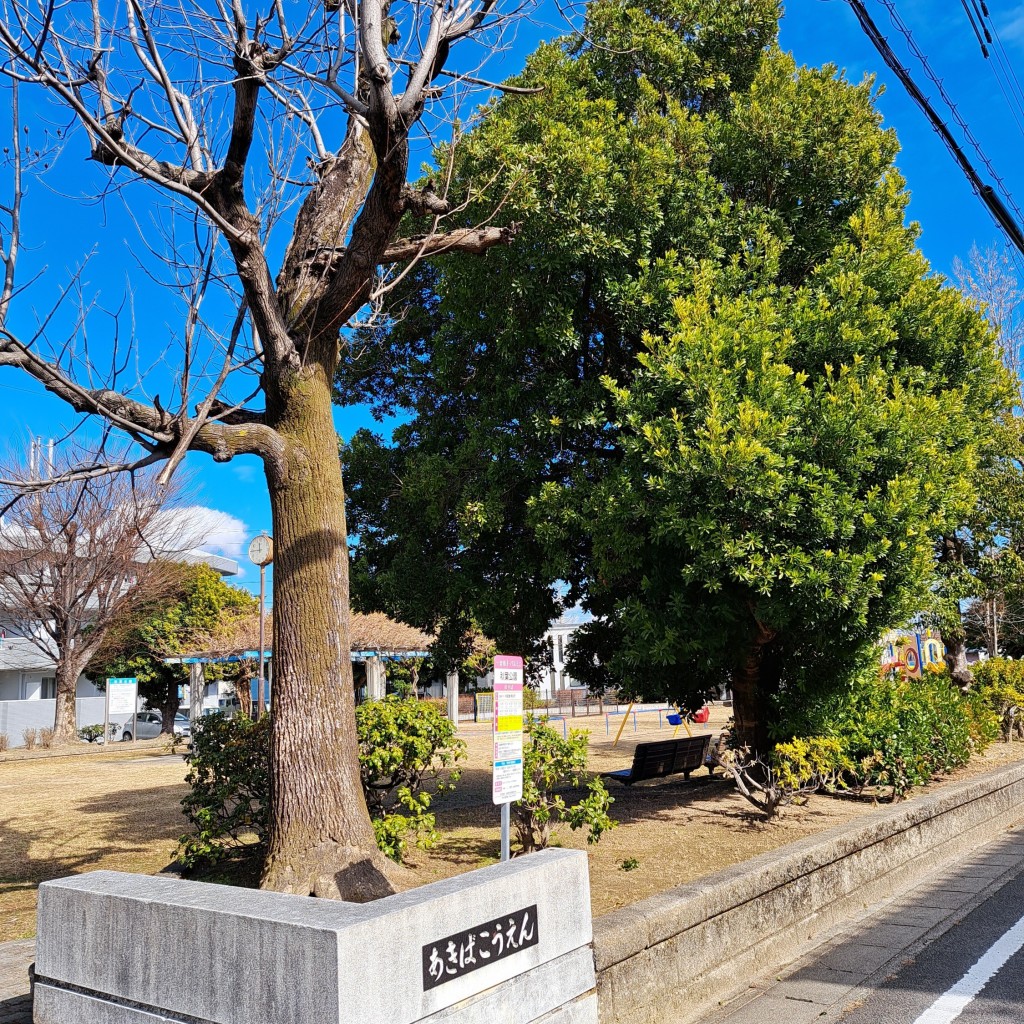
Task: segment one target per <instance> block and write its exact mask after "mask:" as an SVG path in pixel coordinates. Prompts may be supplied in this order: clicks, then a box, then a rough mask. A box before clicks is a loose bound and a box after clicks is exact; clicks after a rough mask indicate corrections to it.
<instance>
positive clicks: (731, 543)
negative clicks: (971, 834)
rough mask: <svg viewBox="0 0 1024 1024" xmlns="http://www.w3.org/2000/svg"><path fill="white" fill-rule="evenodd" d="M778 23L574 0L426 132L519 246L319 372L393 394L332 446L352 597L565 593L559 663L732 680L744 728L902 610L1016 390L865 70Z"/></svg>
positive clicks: (472, 609) (771, 12)
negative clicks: (451, 130) (797, 48)
mask: <svg viewBox="0 0 1024 1024" xmlns="http://www.w3.org/2000/svg"><path fill="white" fill-rule="evenodd" d="M777 13H778V12H777V8H776V5H775V4H774V3H770V2H752V3H739V2H735V3H710V2H701V0H692V2H684V0H661V2H658V3H654V4H651V5H647V6H645V7H643V8H640V7H636V6H633V5H631V4H630V3H629V2H628V0H597V2H596V3H594V4H592V5H591V7H590V11H589V15H588V23H587V26H586V30H585V33H584V38H585V40H586V41H585V42H583V43H576V44H572V45H564V46H558V45H550V46H545V47H542V48H541V49H540V50H539V51H538V53H537V54H536V55H535V56H534V57H533V58H532V59H531V61H530V62H529V64H528V67H527V70H526V73H525V74H524V76H523V77H522V79H521V80H519V82H518V83H517V84H519V85H531V84H535V83H544V85H545V91H544V93H543V94H542V95H540V96H538V97H535V98H529V97H515V98H512V97H508V98H506V99H504V100H503V101H501V102H500V103H499V104H497V105H496V109H494V110H492V111H490V112H489V116H488V117H487V119H486V120H485V121H483V123H482V124H481V125H480V126H479V127H478V128H477V129H475V130H474V131H473V132H472V133H470V134H469V135H468V136H467V137H466V138H465V139H463V140H462V141H461V142H460V144H459V146H458V147H456V149H455V150H454V151H446V152H443V153H441V154H439V157H440V160H441V165H442V168H441V173H444V174H445V175H448V174H451V176H452V178H453V181H454V183H455V184H454V188H455V189H456V191H459V194H460V195H461V196H462V197H463V201H464V202H465V203H466V210H465V213H464V215H465V217H466V218H467V220H468V221H473V219H474V218H477V217H480V216H481V215H482V214H483V211H484V209H485V207H486V205H487V204H488V203H491V204H492V205H493V197H494V194H495V193H500V194H501V195H502V196H503V202H504V205H503V209H504V210H505V211H507V213H508V215H509V216H512V217H514V218H516V219H517V220H522V229H521V231H520V234H519V236H518V238H517V239H516V241H515V242H514V243H513V244H512V245H511V246H509V247H508V248H507V249H503V250H492V251H491V252H490V253H489V254H488V256H487V258H486V259H485V260H483V261H480V262H478V263H477V264H475V265H472V266H468V265H461V266H460V265H458V264H456V262H455V261H451V260H446V259H443V258H439V259H435V260H432V261H430V262H429V263H428V264H426V265H424V266H422V267H421V268H419V270H418V272H417V273H414V274H413V275H410V277H409V278H408V280H407V282H406V289H405V292H404V293H402V294H399V295H397V296H396V304H395V307H394V311H395V314H396V315H395V317H394V319H393V321H392V322H391V323H390V324H388V325H387V329H386V331H382V336H381V337H379V338H377V339H376V340H378V341H383V342H385V343H386V344H385V345H384V346H374V347H370V348H368V352H369V353H370V355H368V357H367V358H366V359H365V360H364V361H363V362H362V364H361V365H359V366H358V367H356V369H355V372H352V373H347V374H345V375H344V376H342V377H340V378H339V382H338V388H337V391H338V394H339V397H340V398H341V400H342V401H349V400H351V399H353V398H355V397H357V396H358V397H365V396H377V400H378V401H379V403H380V406H381V410H382V411H392V410H394V409H402V410H404V411H407V412H409V413H411V414H412V418H411V420H410V422H409V423H408V424H406V425H404V426H402V427H400V428H399V429H398V430H397V431H396V432H395V435H394V443H393V444H392V445H387V444H385V443H383V442H382V441H381V440H380V439H379V438H374V437H371V436H369V435H367V434H362V435H358V436H356V437H355V438H353V439H352V442H351V444H350V445H349V448H348V450H347V453H346V457H347V459H348V463H349V474H350V482H351V483H352V487H351V499H352V504H351V510H352V515H353V519H354V521H355V524H356V529H357V531H358V535H359V546H358V548H357V551H356V563H355V564H356V573H355V576H354V579H355V580H357V581H358V592H359V593H360V595H361V598H362V600H364V601H366V602H375V603H379V604H381V605H383V606H385V607H391V608H394V609H395V610H396V611H398V612H399V613H400V614H402V615H403V616H404V617H406V618H409V619H411V620H413V621H417V622H422V623H424V624H433V623H431V622H430V621H429V620H430V619H431V618H435V619H436V618H441V619H445V618H447V619H452V618H455V617H458V616H463V617H465V616H469V615H473V616H475V617H476V618H477V620H478V621H479V623H480V625H481V627H482V628H483V629H484V631H485V632H487V633H488V634H489V635H491V636H494V637H495V639H496V640H498V642H499V643H502V644H505V645H508V644H510V643H512V642H515V640H516V639H517V638H518V637H519V636H520V635H523V634H525V635H526V636H527V637H535V636H537V635H538V634H539V631H540V629H541V628H542V626H543V623H544V622H545V621H546V620H547V618H548V617H549V616H550V614H551V612H552V611H553V610H554V609H555V608H557V606H558V603H559V601H560V600H561V599H562V598H561V597H560V595H562V594H563V593H564V599H566V600H568V601H570V602H576V601H579V602H582V604H583V605H584V607H585V608H587V609H588V610H589V611H591V612H592V613H593V615H594V621H593V622H592V623H591V624H590V625H589V626H587V627H586V628H585V629H583V630H581V631H580V632H579V633H578V634H577V641H576V643H575V650H574V669H573V675H574V676H576V677H577V678H580V679H586V680H588V681H591V682H593V683H595V684H597V683H607V682H617V683H624V684H625V685H627V686H629V687H631V688H633V689H634V690H636V691H638V692H646V693H648V694H653V693H659V694H664V695H668V696H672V697H675V698H677V699H679V700H682V701H686V702H695V701H698V700H701V699H703V696H704V695H705V694H706V693H707V692H709V691H711V690H712V689H713V688H714V687H715V686H717V685H720V684H721V683H729V684H731V685H732V687H733V689H734V693H735V697H736V718H737V726H738V731H739V734H740V738H741V739H742V740H744V741H746V742H748V743H750V744H751V745H753V746H755V747H763V745H764V744H765V743H766V742H767V738H766V731H767V726H768V724H769V723H768V722H767V721H766V719H765V716H764V714H763V710H764V709H765V708H766V707H768V706H769V705H770V704H771V698H772V696H773V695H774V694H778V693H779V692H780V691H794V692H796V691H799V690H801V689H802V688H805V687H822V686H828V685H840V684H841V683H842V681H843V679H844V676H845V673H846V669H847V667H848V666H850V665H852V664H854V663H855V662H857V661H858V660H859V656H862V655H864V653H865V652H866V651H867V650H868V649H870V646H871V645H872V644H873V643H874V642H875V641H876V639H877V637H878V635H879V633H880V632H881V631H882V630H883V629H884V628H886V627H887V626H890V625H892V624H895V623H897V622H899V621H900V620H901V619H902V618H903V617H904V616H906V615H907V614H908V613H910V612H911V611H913V610H914V608H915V605H916V603H917V602H919V601H921V600H923V598H924V595H925V594H926V593H927V591H928V587H929V584H930V582H931V580H932V578H933V576H932V573H933V564H934V558H933V544H934V540H935V537H936V536H938V535H940V534H941V533H942V532H943V530H947V529H951V528H952V524H954V523H959V522H961V521H963V519H964V517H965V516H966V515H967V514H968V511H969V510H970V508H971V506H972V502H973V500H974V492H973V488H972V486H971V478H972V474H973V473H974V472H975V471H976V469H977V467H978V464H979V459H980V457H981V456H980V454H979V446H980V445H981V442H982V439H983V438H984V437H985V435H986V433H987V432H988V431H989V430H990V429H991V428H992V426H993V424H995V423H997V422H999V421H1000V420H1001V418H1002V417H1003V416H1004V415H1005V413H1006V411H1007V409H1008V406H1009V404H1010V395H1011V389H1010V387H1009V384H1008V380H1007V377H1006V374H1005V372H1004V370H1003V368H1002V366H1001V364H1000V362H999V358H998V353H997V351H996V349H995V347H994V345H993V341H992V337H991V334H990V331H989V330H988V328H987V327H986V325H985V323H984V322H983V320H982V319H981V318H980V316H979V315H978V313H977V312H976V310H975V309H974V308H973V307H972V306H971V305H970V304H969V303H967V302H966V301H964V300H963V298H962V297H961V296H960V295H959V293H957V292H956V291H954V290H953V289H950V288H948V287H946V286H945V284H944V282H943V281H942V280H941V279H939V278H937V277H934V276H932V275H931V274H930V272H929V268H928V266H927V264H926V262H925V261H924V259H923V257H922V256H921V255H920V253H918V252H917V250H916V248H915V231H914V229H913V228H912V227H907V226H906V225H905V222H904V215H905V205H906V194H905V192H904V189H903V183H902V181H901V179H900V177H899V175H898V174H897V173H896V171H895V170H894V168H893V160H894V157H895V154H896V149H897V147H896V141H895V139H894V137H893V135H892V133H891V132H887V131H885V130H883V129H882V127H881V124H880V121H881V119H880V115H879V114H878V112H877V110H876V109H875V108H874V105H873V95H872V85H871V83H870V82H869V81H867V82H863V83H861V84H859V85H853V84H850V83H849V82H848V81H846V80H845V78H844V77H843V76H842V75H841V74H839V73H838V72H837V70H836V69H835V68H834V67H825V68H822V69H814V68H800V67H797V66H796V64H795V63H794V62H793V60H792V58H791V57H789V56H788V55H787V54H785V53H782V52H781V51H779V49H778V48H777V46H776V45H775V42H774V35H775V30H776V19H777ZM414 228H415V225H414V224H410V230H412V229H414ZM557 581H564V583H565V584H566V587H567V589H566V590H565V591H564V592H563V591H562V590H561V589H560V588H558V587H557V586H556V584H557Z"/></svg>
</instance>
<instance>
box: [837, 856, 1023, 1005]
mask: <svg viewBox="0 0 1024 1024" xmlns="http://www.w3.org/2000/svg"><path fill="white" fill-rule="evenodd" d="M839 1019H840V1020H841V1021H842V1022H843V1024H951V1022H952V1021H954V1020H955V1021H958V1022H959V1024H1008V1022H1024V872H1022V873H1021V874H1018V875H1017V876H1016V877H1015V878H1014V879H1013V880H1011V881H1010V882H1008V883H1007V884H1006V885H1004V886H1003V887H1002V888H1001V889H999V890H998V891H997V892H996V893H995V894H994V895H992V896H991V897H989V899H988V900H986V901H985V902H984V903H982V904H981V905H980V906H978V907H977V908H976V909H975V910H973V911H972V912H971V913H970V914H968V915H967V916H966V917H965V918H964V920H963V921H961V922H960V923H959V924H957V925H954V927H952V928H951V929H950V930H949V931H947V932H946V933H945V934H944V935H942V936H940V937H939V938H938V939H936V940H935V941H934V942H933V943H932V944H931V945H929V946H927V947H926V948H925V949H924V950H922V951H921V952H920V953H919V954H918V955H917V957H916V958H915V959H914V960H913V961H912V962H910V963H909V964H907V965H906V966H905V967H903V968H902V969H901V970H900V971H899V972H898V973H897V974H895V975H894V976H892V977H890V978H889V979H887V980H886V981H885V982H883V983H882V984H881V985H879V986H878V987H877V988H876V989H875V990H874V991H873V992H872V993H871V994H870V995H869V996H868V997H867V998H866V999H865V1000H864V1002H862V1003H861V1004H860V1005H859V1006H858V1007H856V1008H855V1009H853V1010H851V1011H849V1012H847V1013H846V1014H845V1015H843V1016H842V1017H840V1018H839Z"/></svg>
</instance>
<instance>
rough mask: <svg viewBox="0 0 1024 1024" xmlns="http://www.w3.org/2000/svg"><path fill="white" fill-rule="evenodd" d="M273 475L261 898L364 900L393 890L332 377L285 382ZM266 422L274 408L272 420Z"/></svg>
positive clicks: (308, 375) (320, 374)
mask: <svg viewBox="0 0 1024 1024" xmlns="http://www.w3.org/2000/svg"><path fill="white" fill-rule="evenodd" d="M286 386H287V388H288V391H289V395H288V401H287V404H286V410H287V412H286V415H284V416H283V417H282V419H281V420H280V421H279V422H276V423H275V427H276V428H277V430H278V431H279V432H280V434H281V436H282V438H283V439H284V441H285V453H284V457H283V459H282V460H281V464H280V465H278V466H273V465H271V466H269V467H268V483H269V486H270V500H271V509H272V513H273V523H274V569H275V572H274V580H275V586H274V703H273V715H272V731H271V758H272V763H273V772H272V779H273V783H272V793H271V804H272V814H271V821H272V828H271V833H270V844H269V851H268V855H267V861H266V865H265V867H264V873H263V880H262V885H263V888H269V889H275V890H278V891H280V892H291V893H299V894H302V895H308V894H310V893H314V894H316V895H318V896H331V897H335V898H341V899H347V900H355V901H365V900H369V899H375V898H377V897H379V896H383V895H387V894H388V893H390V892H393V891H394V887H393V885H392V883H391V881H390V880H389V878H388V873H389V871H391V867H390V865H389V862H388V861H387V860H386V858H385V857H384V856H383V854H381V853H380V852H379V851H378V850H377V845H376V841H375V838H374V832H373V825H372V823H371V821H370V816H369V813H368V812H367V809H366V801H365V799H364V797H363V789H362V783H361V781H360V777H359V744H358V740H357V737H356V729H355V699H354V694H353V689H352V662H351V660H350V658H349V629H348V624H349V587H348V545H347V536H346V527H345V504H344V491H343V487H342V479H341V463H340V460H339V458H338V442H337V435H336V433H335V429H334V422H333V419H332V416H331V378H330V376H329V375H328V373H327V372H325V369H324V368H323V367H322V366H319V365H316V364H312V365H307V366H305V367H303V368H302V369H301V370H297V371H295V373H294V374H293V375H292V376H291V379H290V380H289V381H288V382H287V385H286ZM268 412H269V410H268Z"/></svg>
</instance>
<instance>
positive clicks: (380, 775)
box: [356, 697, 466, 860]
mask: <svg viewBox="0 0 1024 1024" xmlns="http://www.w3.org/2000/svg"><path fill="white" fill-rule="evenodd" d="M356 733H357V735H358V737H359V770H360V774H361V776H362V780H363V792H364V793H365V794H366V803H367V806H368V807H369V809H370V817H371V818H372V819H373V827H374V831H375V832H376V834H377V845H378V846H379V847H380V849H381V850H382V851H383V852H384V853H385V854H387V856H389V857H391V858H392V859H394V860H401V859H402V856H403V854H404V853H405V850H406V848H407V844H408V841H409V840H410V839H412V840H413V841H414V842H415V843H416V845H417V846H419V847H420V848H421V849H427V848H429V847H430V846H432V845H433V844H434V842H436V840H437V833H436V832H435V830H434V815H433V814H432V813H430V810H429V808H430V804H431V800H432V798H433V795H434V794H435V793H445V792H448V791H450V790H452V789H454V787H455V783H456V782H458V780H459V775H460V772H459V769H458V762H459V761H460V760H462V758H464V757H465V753H466V744H465V743H463V742H462V740H460V739H458V738H456V735H455V723H454V722H452V721H450V720H449V719H448V717H447V715H446V714H445V713H444V710H443V708H442V707H441V706H439V703H438V704H435V703H433V702H430V701H417V700H410V699H402V698H399V697H388V698H387V699H385V700H380V701H366V702H365V703H363V704H360V705H359V707H357V708H356Z"/></svg>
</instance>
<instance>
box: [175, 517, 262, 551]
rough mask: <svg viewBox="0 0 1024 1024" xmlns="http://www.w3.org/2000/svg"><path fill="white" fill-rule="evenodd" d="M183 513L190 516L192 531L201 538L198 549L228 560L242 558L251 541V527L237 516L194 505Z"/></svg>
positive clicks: (197, 545)
mask: <svg viewBox="0 0 1024 1024" xmlns="http://www.w3.org/2000/svg"><path fill="white" fill-rule="evenodd" d="M182 512H184V513H185V514H187V515H188V517H189V520H190V522H191V524H192V529H194V530H195V532H196V533H197V534H198V535H199V536H200V540H199V541H198V542H197V543H196V545H195V546H196V547H199V548H202V549H203V550H204V551H211V552H213V554H215V555H224V556H225V557H227V558H235V559H237V558H240V557H241V555H242V552H243V551H245V548H246V544H247V543H248V541H249V533H250V530H249V527H248V526H246V525H245V523H243V522H242V520H241V519H239V518H238V517H237V516H233V515H231V514H230V513H228V512H221V511H220V510H219V509H216V508H206V507H205V506H203V505H193V506H191V507H189V508H187V509H182Z"/></svg>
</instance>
